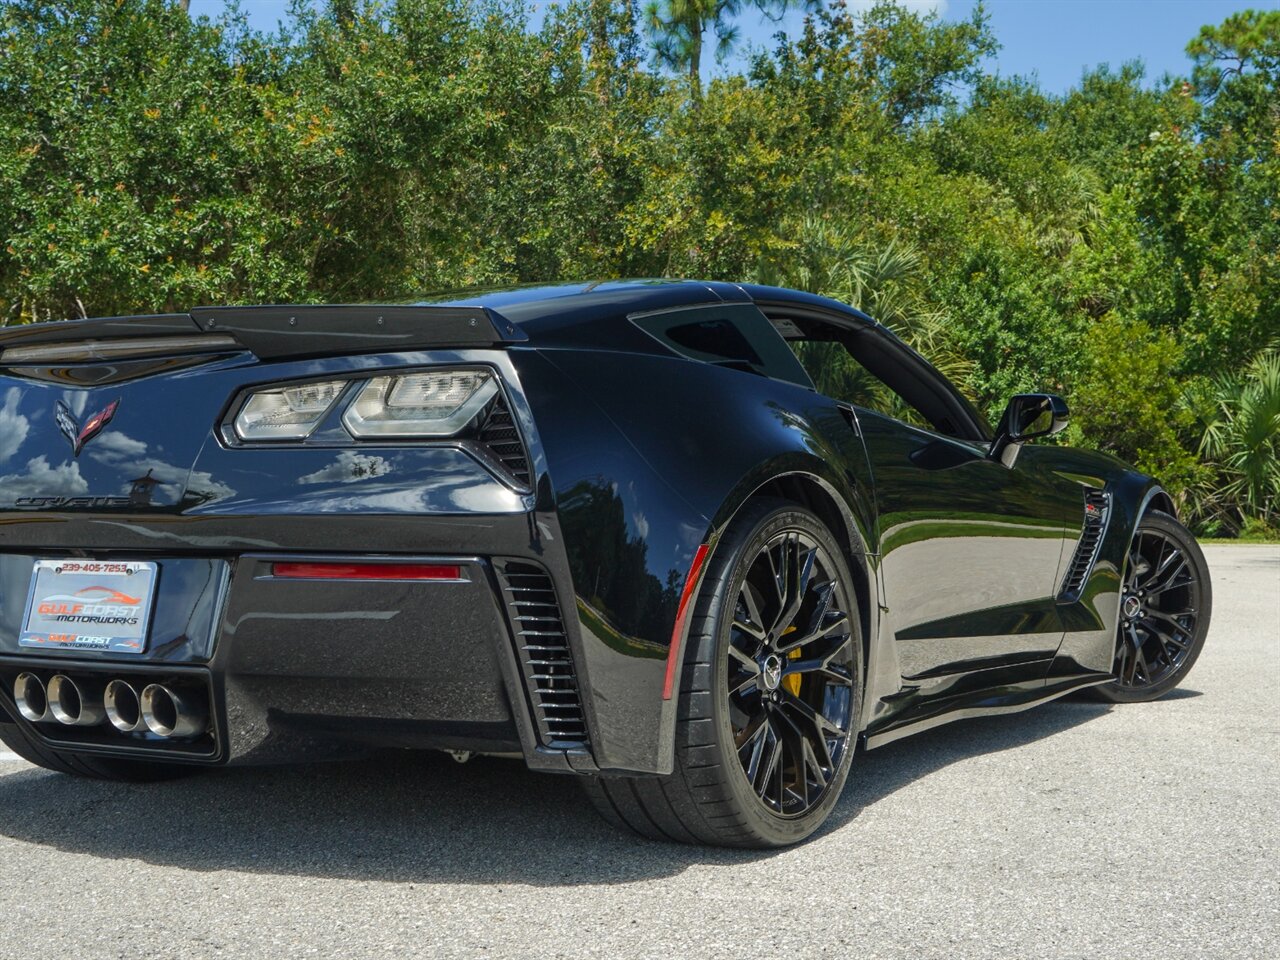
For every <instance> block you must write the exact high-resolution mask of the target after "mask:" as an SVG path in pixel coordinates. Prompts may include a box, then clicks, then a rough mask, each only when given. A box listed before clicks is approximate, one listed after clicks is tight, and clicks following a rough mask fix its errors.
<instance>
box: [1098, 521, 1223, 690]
mask: <svg viewBox="0 0 1280 960" xmlns="http://www.w3.org/2000/svg"><path fill="white" fill-rule="evenodd" d="M1212 609H1213V589H1212V586H1211V584H1210V582H1209V565H1208V564H1207V563H1206V562H1205V559H1204V553H1203V552H1202V551H1201V550H1200V545H1199V544H1198V543H1196V538H1195V537H1194V536H1192V534H1191V531H1190V530H1188V529H1187V528H1186V527H1184V526H1183V525H1182V524H1180V523H1179V522H1178V521H1177V520H1175V519H1174V518H1173V517H1171V516H1169V514H1167V513H1161V512H1160V511H1157V510H1152V511H1149V512H1148V513H1147V514H1146V515H1145V516H1144V517H1143V518H1142V520H1141V521H1140V522H1139V523H1138V529H1137V530H1136V531H1135V533H1134V535H1133V543H1132V544H1131V545H1130V547H1129V555H1128V558H1127V561H1126V564H1125V575H1124V587H1123V589H1122V591H1121V594H1120V618H1119V621H1118V624H1117V634H1118V636H1117V638H1116V659H1115V679H1114V680H1113V681H1112V682H1111V683H1108V684H1105V685H1103V686H1100V687H1093V688H1092V690H1093V692H1094V693H1095V695H1096V696H1098V697H1099V698H1101V699H1103V700H1107V701H1109V702H1111V703H1140V702H1144V701H1147V700H1155V699H1158V698H1159V697H1162V696H1164V695H1165V694H1166V693H1168V692H1169V691H1170V690H1172V689H1173V688H1174V687H1176V686H1177V685H1178V684H1179V683H1181V682H1182V680H1183V678H1184V677H1186V675H1187V674H1188V673H1190V672H1191V668H1192V666H1194V665H1195V662H1196V658H1198V657H1199V656H1200V651H1201V649H1203V647H1204V639H1205V635H1206V634H1207V633H1208V632H1209V615H1210V613H1211V612H1212Z"/></svg>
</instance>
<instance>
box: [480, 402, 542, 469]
mask: <svg viewBox="0 0 1280 960" xmlns="http://www.w3.org/2000/svg"><path fill="white" fill-rule="evenodd" d="M476 439H478V440H479V441H480V443H482V444H484V445H485V446H486V447H488V448H489V450H490V452H491V453H492V454H493V455H494V457H495V458H496V459H497V460H498V462H499V463H501V464H502V467H503V469H504V470H506V472H507V473H509V474H510V475H511V478H512V479H513V480H515V481H516V482H517V483H518V484H520V485H521V486H522V487H528V486H529V456H528V454H527V453H526V452H525V449H524V441H523V440H521V439H520V431H519V430H518V429H517V428H516V423H515V419H514V418H513V417H512V416H511V408H510V407H509V406H508V405H507V398H506V397H505V396H503V395H502V394H501V393H499V394H498V396H497V397H496V398H495V399H494V401H493V403H492V404H490V406H489V412H488V413H487V414H486V415H485V419H484V423H483V424H481V426H480V433H479V435H478V436H477V438H476Z"/></svg>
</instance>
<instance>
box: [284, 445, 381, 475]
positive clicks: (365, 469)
mask: <svg viewBox="0 0 1280 960" xmlns="http://www.w3.org/2000/svg"><path fill="white" fill-rule="evenodd" d="M390 472H391V464H390V463H389V462H388V461H387V459H386V458H385V457H373V456H369V455H368V454H364V453H356V452H355V451H352V450H343V451H342V452H341V453H339V454H338V459H337V460H335V461H334V462H333V463H331V464H329V465H328V466H327V467H322V468H321V469H319V470H317V471H315V472H314V473H308V474H304V475H303V476H301V477H299V478H298V482H299V483H355V482H356V481H357V480H367V479H369V478H370V477H385V476H386V475H387V474H388V473H390Z"/></svg>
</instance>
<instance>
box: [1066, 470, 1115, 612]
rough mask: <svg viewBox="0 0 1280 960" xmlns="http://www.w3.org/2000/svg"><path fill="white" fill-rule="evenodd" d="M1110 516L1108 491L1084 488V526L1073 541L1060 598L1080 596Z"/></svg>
mask: <svg viewBox="0 0 1280 960" xmlns="http://www.w3.org/2000/svg"><path fill="white" fill-rule="evenodd" d="M1110 517H1111V494H1109V493H1103V492H1102V491H1101V490H1095V489H1093V488H1092V487H1086V488H1085V497H1084V529H1083V530H1082V531H1081V533H1080V542H1079V543H1077V544H1076V552H1075V555H1074V556H1072V558H1071V566H1070V567H1069V568H1068V569H1067V578H1066V580H1064V581H1063V584H1062V592H1061V594H1059V599H1061V600H1068V601H1075V600H1078V599H1080V592H1081V591H1082V590H1083V589H1084V585H1085V582H1086V581H1087V580H1088V579H1089V573H1090V572H1091V571H1092V570H1093V565H1094V563H1095V562H1096V561H1097V559H1098V547H1099V546H1100V545H1101V544H1102V535H1103V534H1104V533H1105V532H1106V530H1107V521H1108V520H1109V519H1110Z"/></svg>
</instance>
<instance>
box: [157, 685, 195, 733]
mask: <svg viewBox="0 0 1280 960" xmlns="http://www.w3.org/2000/svg"><path fill="white" fill-rule="evenodd" d="M142 721H143V723H145V724H146V725H147V729H148V730H150V731H151V732H152V733H154V734H155V735H156V736H158V737H195V736H198V735H200V734H202V733H204V732H205V729H206V728H207V727H208V725H209V715H208V712H207V711H206V710H205V709H204V708H203V707H202V706H200V705H199V704H198V703H197V702H196V701H194V700H192V699H191V698H190V697H189V696H186V695H184V694H182V693H179V692H177V691H175V690H171V689H169V688H168V687H165V686H162V685H161V684H158V683H153V684H150V685H148V686H147V687H145V688H144V689H143V691H142Z"/></svg>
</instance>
